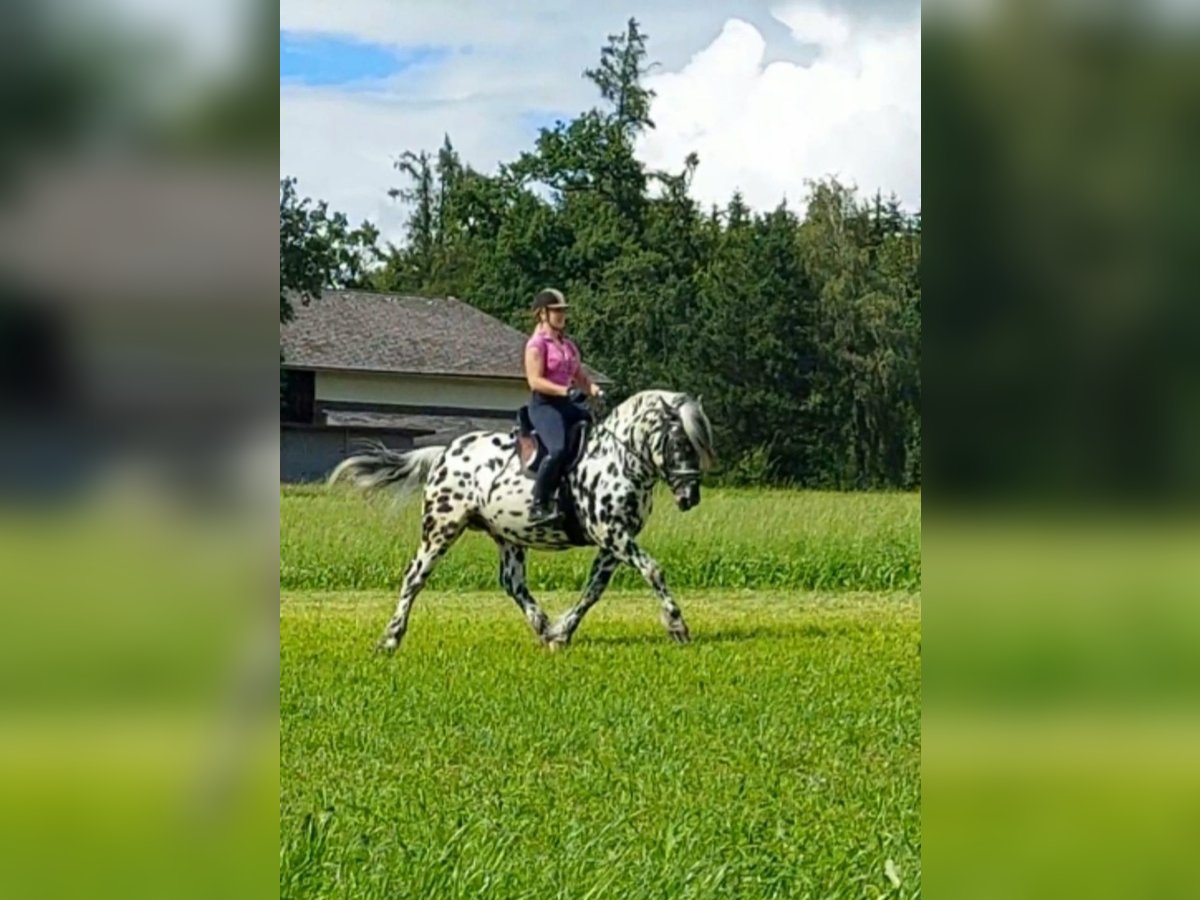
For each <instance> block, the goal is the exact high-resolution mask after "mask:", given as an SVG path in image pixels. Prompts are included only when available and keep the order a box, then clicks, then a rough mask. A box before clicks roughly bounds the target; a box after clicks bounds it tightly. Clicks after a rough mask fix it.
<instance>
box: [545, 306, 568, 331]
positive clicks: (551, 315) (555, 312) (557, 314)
mask: <svg viewBox="0 0 1200 900" xmlns="http://www.w3.org/2000/svg"><path fill="white" fill-rule="evenodd" d="M546 321H547V322H548V323H549V324H550V327H551V328H553V329H555V330H556V331H562V330H563V327H564V326H565V325H566V324H567V311H566V310H565V309H548V310H546Z"/></svg>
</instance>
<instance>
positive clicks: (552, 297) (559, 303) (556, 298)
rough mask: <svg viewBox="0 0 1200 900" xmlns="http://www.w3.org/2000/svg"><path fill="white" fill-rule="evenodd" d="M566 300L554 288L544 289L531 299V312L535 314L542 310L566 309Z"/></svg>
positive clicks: (560, 292)
mask: <svg viewBox="0 0 1200 900" xmlns="http://www.w3.org/2000/svg"><path fill="white" fill-rule="evenodd" d="M567 308H568V307H567V299H566V297H564V296H563V295H562V291H558V290H555V289H554V288H546V289H545V290H544V291H539V292H538V295H537V296H536V297H534V298H533V311H534V312H537V311H538V310H542V309H567Z"/></svg>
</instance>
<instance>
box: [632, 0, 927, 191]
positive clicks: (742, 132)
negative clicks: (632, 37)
mask: <svg viewBox="0 0 1200 900" xmlns="http://www.w3.org/2000/svg"><path fill="white" fill-rule="evenodd" d="M775 15H776V17H777V18H778V19H779V20H780V21H781V22H783V23H784V24H786V25H787V26H788V27H789V29H790V30H791V32H792V34H793V36H794V37H796V38H798V39H802V40H803V41H804V42H805V43H809V44H816V45H818V47H819V49H818V52H817V56H816V57H815V59H814V60H813V61H812V62H811V63H809V64H806V65H801V64H798V63H793V62H786V61H779V62H774V63H771V64H770V65H764V64H763V56H764V50H765V42H764V40H763V37H762V35H761V33H760V32H759V31H758V29H757V28H755V27H754V26H753V25H751V24H749V23H747V22H744V21H740V20H737V19H733V20H730V21H729V22H728V23H726V25H725V27H724V28H723V29H722V31H721V33H720V35H719V36H718V37H717V38H716V40H715V41H713V42H712V44H711V45H709V46H708V47H707V48H705V49H704V50H702V51H701V52H699V53H697V54H696V55H695V56H694V57H693V58H692V60H691V61H690V62H688V63H687V65H685V66H684V67H683V68H682V69H681V70H680V71H678V72H672V73H663V74H661V75H656V76H653V77H651V78H650V79H649V82H648V83H649V85H650V86H651V87H653V88H654V90H655V91H657V93H658V96H657V97H656V98H655V102H654V105H653V108H652V110H651V116H652V118H653V119H654V120H655V123H656V124H657V126H658V127H657V128H656V129H655V130H653V131H650V132H648V133H647V134H646V135H644V136H643V138H642V140H641V142H640V144H639V155H640V156H641V158H642V159H643V160H644V161H645V162H646V163H647V164H649V165H650V166H652V167H655V168H667V169H671V170H678V169H679V168H680V163H681V161H682V160H683V158H684V157H685V156H686V155H687V153H688V152H689V151H692V150H695V151H696V152H697V153H698V154H699V157H700V167H699V169H698V170H697V173H696V177H695V181H694V182H693V194H694V195H695V196H696V197H697V199H700V200H702V201H703V202H705V203H706V204H707V203H718V204H724V203H726V202H727V201H728V199H729V197H730V195H731V194H732V193H733V191H734V190H738V189H740V190H741V191H742V193H743V194H744V196H745V197H746V200H747V202H748V203H749V204H750V205H751V206H752V207H755V208H769V207H773V206H774V205H776V204H777V203H778V202H779V201H780V199H782V198H783V197H785V196H786V197H787V199H788V202H789V204H790V205H792V206H793V207H794V208H800V207H801V206H802V201H803V198H804V196H805V194H806V193H807V190H806V187H805V180H806V179H811V178H817V177H822V176H825V175H836V176H838V177H839V178H841V179H842V180H843V181H847V182H850V183H853V184H856V185H857V186H858V187H859V188H860V190H862V191H865V192H874V191H875V190H876V189H880V190H882V191H883V192H884V193H885V194H886V193H889V192H893V191H894V192H895V193H896V195H897V196H898V197H899V198H900V200H901V202H902V203H904V204H905V205H906V206H908V207H909V208H916V207H917V206H919V205H920V198H921V168H920V164H921V147H920V135H921V88H920V59H921V36H920V26H919V23H918V22H915V21H914V22H913V23H911V24H907V25H903V26H888V27H883V26H876V27H874V28H870V29H867V28H858V29H856V28H854V27H853V25H852V23H851V21H850V20H849V19H847V18H846V17H845V16H843V15H837V14H834V13H830V12H828V11H826V10H824V9H822V8H821V7H818V6H815V5H813V4H810V3H803V4H793V5H791V6H789V7H786V8H782V9H779V10H778V11H776V12H775Z"/></svg>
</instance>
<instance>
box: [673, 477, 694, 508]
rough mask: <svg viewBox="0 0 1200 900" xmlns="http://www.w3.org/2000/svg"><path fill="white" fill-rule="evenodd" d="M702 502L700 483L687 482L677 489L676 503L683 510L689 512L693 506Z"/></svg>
mask: <svg viewBox="0 0 1200 900" xmlns="http://www.w3.org/2000/svg"><path fill="white" fill-rule="evenodd" d="M699 502H700V485H698V484H685V485H680V486H679V487H677V488H676V489H675V505H676V506H678V507H679V509H680V510H681V511H683V512H687V511H688V510H689V509H691V508H692V507H693V506H696V505H697V504H699Z"/></svg>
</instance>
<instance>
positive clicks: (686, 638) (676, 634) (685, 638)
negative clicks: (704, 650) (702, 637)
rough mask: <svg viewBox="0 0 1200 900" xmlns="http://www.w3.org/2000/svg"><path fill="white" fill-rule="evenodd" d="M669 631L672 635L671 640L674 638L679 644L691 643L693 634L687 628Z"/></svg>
mask: <svg viewBox="0 0 1200 900" xmlns="http://www.w3.org/2000/svg"><path fill="white" fill-rule="evenodd" d="M667 633H668V634H670V635H671V640H673V641H674V642H675V643H677V644H688V643H691V640H692V636H691V635H690V634H688V632H687V629H686V628H684V629H681V630H679V631H674V630H673V631H669V632H667Z"/></svg>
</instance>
